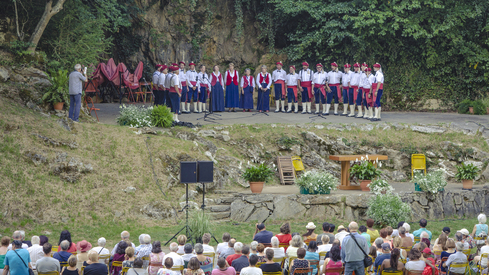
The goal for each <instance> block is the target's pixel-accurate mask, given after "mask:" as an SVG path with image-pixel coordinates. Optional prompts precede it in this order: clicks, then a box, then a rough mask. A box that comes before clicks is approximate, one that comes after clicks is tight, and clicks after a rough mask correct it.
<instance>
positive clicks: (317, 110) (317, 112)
mask: <svg viewBox="0 0 489 275" xmlns="http://www.w3.org/2000/svg"><path fill="white" fill-rule="evenodd" d="M316 114H319V104H316Z"/></svg>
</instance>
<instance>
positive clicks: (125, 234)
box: [100, 231, 136, 255]
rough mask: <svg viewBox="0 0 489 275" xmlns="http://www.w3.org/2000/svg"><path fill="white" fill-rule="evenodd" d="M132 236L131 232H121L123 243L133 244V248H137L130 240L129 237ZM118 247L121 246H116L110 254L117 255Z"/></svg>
mask: <svg viewBox="0 0 489 275" xmlns="http://www.w3.org/2000/svg"><path fill="white" fill-rule="evenodd" d="M130 236H131V235H130V234H129V232H127V231H122V232H121V241H125V242H126V243H127V242H129V243H131V246H132V247H134V248H136V246H135V245H134V244H133V243H132V242H131V241H130V240H129V237H130ZM118 245H119V243H116V244H115V246H114V248H113V249H112V251H111V252H110V254H111V255H114V254H115V252H116V251H117V246H118ZM100 255H101V254H100Z"/></svg>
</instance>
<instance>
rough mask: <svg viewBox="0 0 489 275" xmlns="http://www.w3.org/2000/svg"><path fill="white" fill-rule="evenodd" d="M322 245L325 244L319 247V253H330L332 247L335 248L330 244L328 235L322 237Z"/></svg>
mask: <svg viewBox="0 0 489 275" xmlns="http://www.w3.org/2000/svg"><path fill="white" fill-rule="evenodd" d="M321 243H323V244H322V245H320V246H318V251H317V252H328V251H330V250H331V247H332V246H333V245H332V244H330V243H329V236H328V235H326V234H324V235H323V236H322V237H321Z"/></svg>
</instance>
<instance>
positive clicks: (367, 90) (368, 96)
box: [362, 68, 375, 120]
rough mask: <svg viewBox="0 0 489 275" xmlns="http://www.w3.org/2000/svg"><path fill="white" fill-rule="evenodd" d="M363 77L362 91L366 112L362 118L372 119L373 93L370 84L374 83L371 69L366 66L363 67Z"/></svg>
mask: <svg viewBox="0 0 489 275" xmlns="http://www.w3.org/2000/svg"><path fill="white" fill-rule="evenodd" d="M365 76H366V77H365V79H364V81H363V85H362V87H363V92H364V96H365V101H366V102H364V103H366V106H367V107H368V108H367V111H368V114H367V115H366V116H364V117H363V118H365V119H369V120H370V119H372V118H373V110H372V109H373V93H372V84H373V83H375V76H374V75H372V69H370V68H366V69H365Z"/></svg>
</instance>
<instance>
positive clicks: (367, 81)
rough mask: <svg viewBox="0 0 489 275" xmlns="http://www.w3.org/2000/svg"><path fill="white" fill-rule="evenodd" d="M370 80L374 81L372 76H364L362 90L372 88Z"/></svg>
mask: <svg viewBox="0 0 489 275" xmlns="http://www.w3.org/2000/svg"><path fill="white" fill-rule="evenodd" d="M372 80H375V76H373V75H372V74H370V75H369V76H367V75H366V74H365V78H364V79H363V82H362V88H365V89H370V88H372V82H371V81H372Z"/></svg>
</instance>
